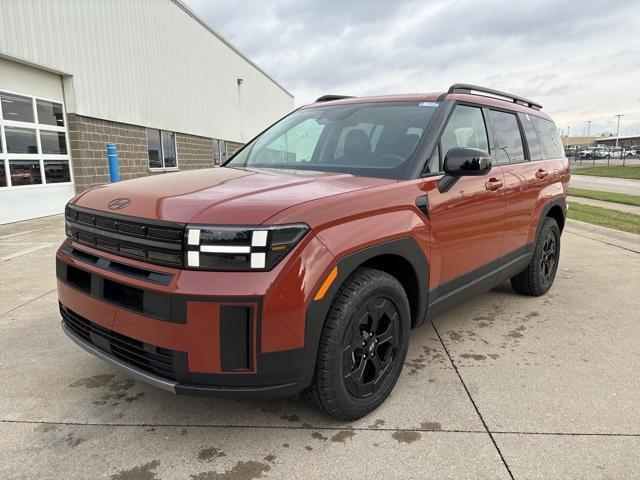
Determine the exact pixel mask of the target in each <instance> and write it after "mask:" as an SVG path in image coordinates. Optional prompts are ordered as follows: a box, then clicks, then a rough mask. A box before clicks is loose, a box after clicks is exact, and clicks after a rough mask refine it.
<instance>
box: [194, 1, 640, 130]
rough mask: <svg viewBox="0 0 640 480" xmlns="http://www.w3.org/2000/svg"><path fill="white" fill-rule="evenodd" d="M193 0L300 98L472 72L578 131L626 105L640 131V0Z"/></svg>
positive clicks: (386, 88)
mask: <svg viewBox="0 0 640 480" xmlns="http://www.w3.org/2000/svg"><path fill="white" fill-rule="evenodd" d="M187 1H188V3H189V4H190V5H191V6H192V7H193V8H194V9H195V10H196V11H197V12H198V13H199V14H200V15H202V16H203V17H204V18H205V19H206V20H207V21H208V22H209V23H210V24H211V25H212V26H213V27H215V28H216V29H218V30H219V31H220V32H221V33H222V34H223V35H224V36H225V37H226V38H227V39H229V41H231V42H232V43H233V44H235V45H236V46H238V48H240V49H241V50H242V51H243V52H245V53H246V54H247V55H249V56H250V57H251V58H252V59H254V60H255V61H256V62H257V63H258V64H259V65H260V66H261V67H263V68H264V69H265V70H266V71H268V72H269V73H270V74H271V75H273V76H274V77H275V78H276V79H278V81H280V82H281V83H282V84H283V85H285V87H287V88H288V89H289V90H290V91H291V92H292V93H293V94H294V95H295V96H296V103H297V104H303V103H307V102H310V101H312V100H313V99H314V98H316V97H317V96H319V95H322V94H324V93H344V94H352V95H372V94H380V93H401V92H417V91H422V92H425V91H436V90H443V89H446V88H447V86H448V85H449V84H451V83H455V82H469V83H479V84H483V85H487V86H490V87H494V88H499V89H502V90H507V91H513V92H517V93H519V94H521V95H524V96H527V97H531V98H534V99H536V100H538V101H540V102H541V103H542V104H543V105H544V106H545V111H547V112H548V113H549V114H550V115H552V116H553V117H554V118H555V119H556V122H557V123H558V126H559V127H561V128H566V127H568V126H570V127H571V129H572V131H573V132H580V131H581V129H582V127H583V126H584V125H585V122H586V120H593V121H594V123H593V124H592V131H596V132H598V133H600V131H611V130H612V129H615V118H613V117H612V116H613V115H614V114H616V113H625V114H626V116H625V117H624V120H623V123H622V132H623V133H640V88H639V87H640V36H639V35H638V28H639V27H638V25H640V8H638V5H637V2H636V1H624V0H620V1H613V2H612V1H611V0H609V1H604V0H585V1H581V2H571V1H569V2H556V1H552V0H538V1H525V0H523V1H518V2H514V1H509V0H485V1H483V2H481V3H480V2H477V1H476V2H474V1H471V0H435V1H432V2H424V1H419V0H402V1H393V2H389V1H386V0H368V1H367V0H357V1H348V0H342V1H337V0H325V1H323V2H311V1H303V0H273V1H270V2H264V1H259V0H245V1H243V2H222V1H219V2H212V1H207V0H187ZM594 128H595V130H594Z"/></svg>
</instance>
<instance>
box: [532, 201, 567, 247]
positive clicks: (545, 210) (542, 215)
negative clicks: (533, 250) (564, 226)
mask: <svg viewBox="0 0 640 480" xmlns="http://www.w3.org/2000/svg"><path fill="white" fill-rule="evenodd" d="M556 206H557V207H560V209H561V210H562V215H563V216H564V220H566V219H567V201H566V199H565V198H564V197H561V198H554V199H551V200H549V201H548V202H547V203H545V204H544V206H543V207H542V212H541V213H540V218H539V219H538V226H537V227H536V236H535V238H534V240H533V241H534V243H535V242H536V241H537V240H538V234H539V233H540V229H541V228H542V224H543V223H544V219H545V217H547V215H549V212H550V211H551V209H552V208H553V207H556Z"/></svg>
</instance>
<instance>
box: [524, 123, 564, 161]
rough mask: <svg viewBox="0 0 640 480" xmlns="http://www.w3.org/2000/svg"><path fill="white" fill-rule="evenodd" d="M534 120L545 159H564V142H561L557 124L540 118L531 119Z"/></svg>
mask: <svg viewBox="0 0 640 480" xmlns="http://www.w3.org/2000/svg"><path fill="white" fill-rule="evenodd" d="M531 118H532V119H533V125H534V127H535V128H536V130H537V131H538V135H539V136H540V143H541V144H542V154H543V155H544V158H545V159H548V158H559V157H564V148H562V142H561V141H560V135H559V134H558V129H557V128H556V124H555V123H553V122H552V121H550V120H546V119H544V118H540V117H531Z"/></svg>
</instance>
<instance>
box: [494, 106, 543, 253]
mask: <svg viewBox="0 0 640 480" xmlns="http://www.w3.org/2000/svg"><path fill="white" fill-rule="evenodd" d="M488 117H489V121H490V123H491V127H492V128H491V131H492V132H493V141H494V145H495V151H496V159H497V162H498V165H500V166H501V167H502V171H503V172H504V195H505V200H506V215H505V225H504V243H503V255H502V263H503V264H504V263H508V262H509V261H511V260H513V259H515V258H517V257H518V256H520V255H523V254H525V253H527V249H529V248H530V247H531V246H530V245H527V237H528V235H529V228H530V226H531V215H532V214H533V212H534V210H535V208H536V203H537V202H538V199H539V196H540V195H539V194H540V190H541V189H542V188H543V186H544V184H545V182H546V177H547V176H548V172H547V167H546V163H545V161H544V160H543V155H542V149H541V146H540V141H539V139H538V135H537V134H536V131H535V128H534V125H533V123H532V120H531V117H530V116H529V115H526V114H525V115H522V114H516V113H514V112H511V111H508V110H496V109H489V110H488ZM525 140H526V141H525Z"/></svg>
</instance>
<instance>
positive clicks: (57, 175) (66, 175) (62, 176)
mask: <svg viewBox="0 0 640 480" xmlns="http://www.w3.org/2000/svg"><path fill="white" fill-rule="evenodd" d="M44 177H45V179H46V180H47V183H64V182H70V181H71V170H69V161H68V160H45V161H44Z"/></svg>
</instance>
